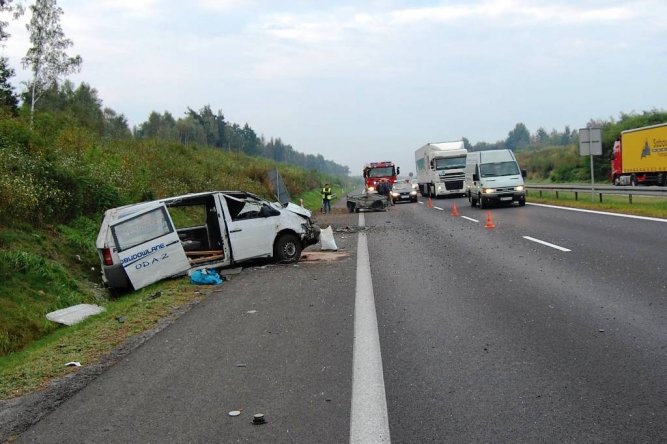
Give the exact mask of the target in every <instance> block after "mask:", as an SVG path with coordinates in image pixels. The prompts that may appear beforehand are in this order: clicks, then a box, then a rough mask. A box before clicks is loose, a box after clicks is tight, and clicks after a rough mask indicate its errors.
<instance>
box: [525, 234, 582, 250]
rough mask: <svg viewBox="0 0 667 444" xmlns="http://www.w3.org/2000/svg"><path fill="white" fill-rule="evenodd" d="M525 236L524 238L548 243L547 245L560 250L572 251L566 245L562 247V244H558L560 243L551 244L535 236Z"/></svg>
mask: <svg viewBox="0 0 667 444" xmlns="http://www.w3.org/2000/svg"><path fill="white" fill-rule="evenodd" d="M523 238H524V239H528V240H529V241H533V242H537V243H538V244H542V245H546V246H547V247H551V248H555V249H556V250H560V251H572V250H570V249H568V248H565V247H560V246H558V245H555V244H550V243H549V242H545V241H543V240H539V239H535V238H534V237H530V236H523Z"/></svg>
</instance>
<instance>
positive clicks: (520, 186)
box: [514, 185, 523, 191]
mask: <svg viewBox="0 0 667 444" xmlns="http://www.w3.org/2000/svg"><path fill="white" fill-rule="evenodd" d="M514 189H515V190H517V191H523V185H519V186H518V187H516V188H514Z"/></svg>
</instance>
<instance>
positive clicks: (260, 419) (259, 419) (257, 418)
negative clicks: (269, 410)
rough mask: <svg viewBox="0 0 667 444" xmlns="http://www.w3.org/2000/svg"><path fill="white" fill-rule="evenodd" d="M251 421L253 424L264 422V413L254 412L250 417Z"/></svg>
mask: <svg viewBox="0 0 667 444" xmlns="http://www.w3.org/2000/svg"><path fill="white" fill-rule="evenodd" d="M252 423H253V424H254V425H260V424H266V419H265V418H264V413H255V414H254V415H253V417H252Z"/></svg>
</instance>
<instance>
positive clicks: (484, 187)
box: [465, 150, 526, 208]
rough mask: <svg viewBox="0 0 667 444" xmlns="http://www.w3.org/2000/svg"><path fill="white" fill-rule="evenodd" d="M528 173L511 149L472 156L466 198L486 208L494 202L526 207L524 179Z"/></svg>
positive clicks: (470, 156) (468, 170)
mask: <svg viewBox="0 0 667 444" xmlns="http://www.w3.org/2000/svg"><path fill="white" fill-rule="evenodd" d="M524 177H526V170H521V169H519V164H518V163H517V161H516V158H515V157H514V153H513V152H512V151H511V150H488V151H474V152H472V153H468V157H467V160H466V168H465V187H466V195H467V196H468V200H469V201H470V205H471V206H473V207H474V206H475V205H479V207H480V208H486V207H487V206H489V205H490V204H491V203H496V204H512V203H513V202H518V203H519V206H524V205H526V189H525V185H524V183H523V178H524Z"/></svg>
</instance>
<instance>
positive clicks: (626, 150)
mask: <svg viewBox="0 0 667 444" xmlns="http://www.w3.org/2000/svg"><path fill="white" fill-rule="evenodd" d="M609 175H610V179H611V183H613V184H614V185H633V186H635V185H639V184H644V185H662V186H667V123H661V124H660V125H653V126H646V127H643V128H636V129H632V130H627V131H623V132H622V133H621V136H620V137H619V138H618V140H616V142H615V143H614V148H613V149H612V153H611V172H610V174H609Z"/></svg>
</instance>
